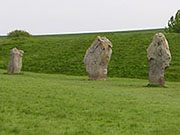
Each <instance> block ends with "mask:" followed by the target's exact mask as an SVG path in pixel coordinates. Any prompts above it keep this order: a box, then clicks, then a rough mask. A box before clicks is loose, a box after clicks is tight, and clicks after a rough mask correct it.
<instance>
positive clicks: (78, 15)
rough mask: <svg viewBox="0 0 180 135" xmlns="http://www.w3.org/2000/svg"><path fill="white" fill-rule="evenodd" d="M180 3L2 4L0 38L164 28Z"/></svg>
mask: <svg viewBox="0 0 180 135" xmlns="http://www.w3.org/2000/svg"><path fill="white" fill-rule="evenodd" d="M178 9H180V0H0V35H3V34H7V33H8V32H10V31H12V30H15V29H22V30H26V31H28V32H30V33H31V34H55V33H73V32H84V31H86V32H87V31H114V30H136V29H149V28H150V29H151V28H162V27H164V26H165V25H167V22H168V20H169V18H170V17H171V16H172V15H175V13H176V12H177V10H178Z"/></svg>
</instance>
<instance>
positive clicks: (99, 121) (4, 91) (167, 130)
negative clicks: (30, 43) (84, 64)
mask: <svg viewBox="0 0 180 135" xmlns="http://www.w3.org/2000/svg"><path fill="white" fill-rule="evenodd" d="M4 73H5V70H0V135H178V134H180V129H179V127H180V98H179V97H180V83H179V82H167V85H168V88H157V87H155V88H149V87H145V86H146V85H147V83H148V82H147V81H146V80H141V79H121V78H108V80H107V81H88V78H87V77H79V76H66V75H57V74H42V73H30V72H24V73H23V74H21V75H8V74H4Z"/></svg>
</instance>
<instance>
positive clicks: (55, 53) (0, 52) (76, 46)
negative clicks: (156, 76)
mask: <svg viewBox="0 0 180 135" xmlns="http://www.w3.org/2000/svg"><path fill="white" fill-rule="evenodd" d="M160 31H161V30H150V31H130V32H112V33H94V34H71V35H52V36H48V35H47V36H46V35H45V36H34V37H31V38H20V39H6V38H5V37H2V38H0V68H3V69H6V68H7V63H8V59H9V50H10V49H11V48H13V47H17V48H19V49H22V50H24V51H25V53H24V58H23V70H24V71H31V72H44V73H60V74H66V75H79V76H80V75H86V71H85V66H84V64H83V57H84V55H85V52H86V50H87V49H88V47H89V46H90V45H91V43H92V42H93V40H94V39H95V38H96V36H97V35H100V36H106V37H108V38H109V39H110V40H111V41H112V43H113V54H112V58H111V61H110V64H109V69H108V71H109V74H108V75H109V76H110V77H126V78H143V79H147V78H148V63H147V57H146V49H147V47H148V46H149V44H150V43H151V41H152V37H153V35H154V34H155V33H157V32H160ZM166 37H167V39H168V41H169V45H170V49H171V53H172V57H173V58H172V62H171V66H170V67H169V69H167V71H166V75H165V76H166V80H169V81H180V74H179V73H180V61H179V58H180V47H179V46H180V34H166Z"/></svg>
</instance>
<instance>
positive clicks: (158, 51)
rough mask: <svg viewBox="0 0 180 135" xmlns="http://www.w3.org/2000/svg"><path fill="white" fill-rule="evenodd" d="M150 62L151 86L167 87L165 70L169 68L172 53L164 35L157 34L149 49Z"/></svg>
mask: <svg viewBox="0 0 180 135" xmlns="http://www.w3.org/2000/svg"><path fill="white" fill-rule="evenodd" d="M147 57H148V62H149V84H150V85H161V86H165V80H164V70H165V69H166V68H167V67H169V63H170V61H171V53H170V50H169V45H168V42H167V40H166V38H165V36H164V35H163V34H162V33H158V34H155V36H154V38H153V41H152V43H151V44H150V46H149V47H148V49H147Z"/></svg>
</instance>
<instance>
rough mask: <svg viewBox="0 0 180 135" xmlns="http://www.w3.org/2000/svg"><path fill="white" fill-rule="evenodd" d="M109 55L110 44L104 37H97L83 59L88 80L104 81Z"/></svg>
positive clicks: (110, 50) (110, 52) (110, 51)
mask: <svg viewBox="0 0 180 135" xmlns="http://www.w3.org/2000/svg"><path fill="white" fill-rule="evenodd" d="M111 54H112V43H111V42H110V41H109V40H108V39H107V38H106V37H100V36H98V37H97V38H96V40H95V41H94V42H93V43H92V45H91V46H90V47H89V49H88V50H87V51H86V55H85V57H84V64H85V66H86V71H87V72H88V74H89V79H90V80H106V76H107V68H108V64H109V61H110V58H111Z"/></svg>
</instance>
